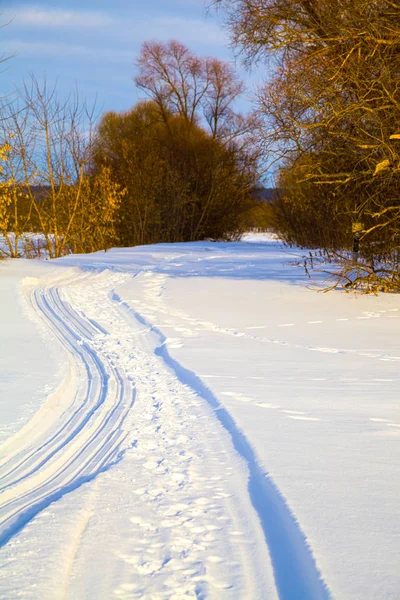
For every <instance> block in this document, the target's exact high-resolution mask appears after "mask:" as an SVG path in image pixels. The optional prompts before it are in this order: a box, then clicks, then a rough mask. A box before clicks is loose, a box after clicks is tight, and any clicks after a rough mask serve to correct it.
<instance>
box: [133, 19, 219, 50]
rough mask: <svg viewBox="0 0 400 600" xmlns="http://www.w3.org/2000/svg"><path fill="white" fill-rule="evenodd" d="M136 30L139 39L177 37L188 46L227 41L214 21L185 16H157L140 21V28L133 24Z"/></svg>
mask: <svg viewBox="0 0 400 600" xmlns="http://www.w3.org/2000/svg"><path fill="white" fill-rule="evenodd" d="M136 31H137V33H138V34H139V35H140V38H141V40H147V39H157V40H163V41H164V40H170V39H177V40H179V41H180V42H182V43H184V44H187V45H188V46H191V45H192V44H201V45H205V46H206V45H213V44H215V45H221V44H227V43H228V38H227V36H226V34H225V32H224V31H223V30H222V29H221V28H220V27H219V26H218V25H216V24H215V23H213V22H211V21H204V20H200V19H191V18H186V17H159V18H157V19H152V20H151V21H150V20H149V21H142V22H141V23H140V28H139V27H137V25H136V26H135V33H136Z"/></svg>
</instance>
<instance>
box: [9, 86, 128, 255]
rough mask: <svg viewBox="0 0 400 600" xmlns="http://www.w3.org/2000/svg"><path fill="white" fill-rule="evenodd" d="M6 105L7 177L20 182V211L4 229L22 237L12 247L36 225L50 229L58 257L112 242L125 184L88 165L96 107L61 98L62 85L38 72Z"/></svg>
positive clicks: (14, 204) (15, 197)
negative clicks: (51, 84)
mask: <svg viewBox="0 0 400 600" xmlns="http://www.w3.org/2000/svg"><path fill="white" fill-rule="evenodd" d="M5 110H6V111H7V113H5V112H3V114H6V116H5V118H4V119H3V122H2V134H3V136H4V137H5V138H6V139H8V140H10V142H9V143H10V146H11V148H10V151H9V155H8V161H7V163H6V168H5V169H4V171H3V173H2V176H3V177H4V179H6V178H8V179H12V181H13V185H12V186H11V189H10V194H11V195H12V199H11V201H10V202H9V211H10V210H11V211H12V213H13V216H12V219H11V220H10V218H8V221H7V222H3V233H4V235H5V236H8V239H9V240H11V239H14V247H13V249H12V251H11V247H10V251H11V254H13V255H17V254H18V238H20V237H21V235H22V234H23V232H24V231H26V228H27V227H30V226H32V225H33V226H34V228H35V229H36V230H37V231H39V232H40V233H41V234H42V235H43V236H44V238H45V241H46V249H47V252H48V255H49V256H50V257H51V258H56V257H58V256H62V255H63V254H65V253H67V252H70V251H73V250H75V251H77V250H79V251H85V249H86V248H87V249H88V250H89V249H90V250H93V249H94V248H96V249H100V248H101V247H102V246H103V245H104V244H106V246H107V244H109V243H110V242H111V238H112V235H111V236H105V235H104V234H103V233H104V226H105V223H104V219H106V220H107V221H108V223H109V225H110V230H111V231H112V229H113V227H114V213H115V211H116V209H117V207H118V203H119V199H120V191H119V189H118V186H115V185H114V184H112V183H111V177H110V174H109V172H108V171H102V172H101V173H99V174H98V180H97V181H93V179H92V178H91V176H90V174H89V171H88V167H89V164H90V160H91V157H92V151H93V131H94V122H95V114H94V110H95V108H92V109H90V110H89V109H88V108H87V107H86V106H85V105H84V104H82V103H81V102H80V100H79V97H78V95H77V94H72V95H71V96H70V97H69V98H68V99H67V100H65V101H62V102H61V101H59V99H58V98H57V94H56V89H55V88H50V87H49V86H48V85H47V83H46V81H44V83H43V84H40V83H39V82H38V80H36V79H35V78H32V79H31V83H30V85H29V86H28V85H25V86H24V90H23V92H22V94H21V96H20V98H19V100H18V102H17V103H16V104H13V105H11V106H8V107H7V108H6V109H5ZM100 181H101V184H102V186H103V192H101V193H100V188H99V185H100ZM22 205H24V207H25V210H24V212H23V214H22V213H21V211H20V210H19V207H20V206H22ZM9 217H10V212H9ZM10 223H12V229H13V233H14V235H15V237H14V238H12V237H11V236H10V235H9V230H10ZM101 232H103V233H101ZM96 239H97V243H96V242H95V240H96ZM96 245H97V247H96Z"/></svg>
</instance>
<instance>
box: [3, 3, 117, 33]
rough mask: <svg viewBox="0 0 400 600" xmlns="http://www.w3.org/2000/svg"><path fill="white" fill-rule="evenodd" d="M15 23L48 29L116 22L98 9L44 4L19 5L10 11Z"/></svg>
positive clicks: (86, 27)
mask: <svg viewBox="0 0 400 600" xmlns="http://www.w3.org/2000/svg"><path fill="white" fill-rule="evenodd" d="M8 14H9V15H13V17H14V25H16V26H23V27H40V28H46V29H102V28H106V27H110V26H112V25H114V24H115V21H114V19H113V18H112V17H111V16H110V15H107V14H105V13H100V12H96V11H71V10H62V9H54V8H48V7H43V6H36V7H35V6H25V5H23V6H19V7H17V8H16V9H15V11H13V12H11V11H10V10H9V11H8Z"/></svg>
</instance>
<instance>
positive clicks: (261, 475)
mask: <svg viewBox="0 0 400 600" xmlns="http://www.w3.org/2000/svg"><path fill="white" fill-rule="evenodd" d="M146 275H147V276H148V277H151V276H152V274H151V273H146ZM154 276H155V277H156V275H154ZM130 278H131V275H128V274H126V273H115V272H111V271H107V270H102V271H95V270H91V271H81V270H79V269H70V270H67V271H66V272H64V274H62V275H58V276H57V277H56V278H54V279H53V280H50V281H48V282H43V283H40V282H39V284H32V283H30V284H27V285H26V287H25V296H26V299H27V301H28V302H29V303H30V305H31V307H32V308H33V309H34V310H35V311H36V312H37V313H38V314H39V315H40V316H41V318H42V319H43V320H44V322H45V323H46V324H47V325H48V326H49V327H51V328H52V330H53V331H54V333H55V335H56V337H57V338H58V340H59V343H60V344H61V345H62V347H63V348H64V350H65V355H66V357H67V360H68V374H67V377H66V379H65V381H64V382H63V384H62V385H61V387H60V388H59V390H58V391H57V392H56V393H55V394H53V395H52V396H51V397H50V398H49V399H48V401H47V402H46V404H45V405H44V406H43V407H42V409H41V410H40V411H39V412H38V413H37V414H36V415H35V417H34V418H33V419H32V420H31V422H30V423H29V424H28V425H27V426H26V427H24V428H23V429H22V430H21V431H20V432H19V433H18V434H16V435H15V436H14V437H12V438H11V439H10V440H8V441H7V442H6V443H5V444H4V445H3V446H2V448H1V459H0V486H1V491H2V495H1V500H0V546H3V547H4V548H7V544H8V542H10V540H13V538H15V536H17V535H18V534H23V532H24V528H25V526H26V525H27V524H28V523H30V522H32V521H34V519H35V517H36V516H37V515H38V514H39V513H40V512H42V511H43V510H44V509H46V508H47V507H49V506H50V505H52V504H54V503H56V502H58V501H60V500H62V499H63V498H64V497H65V496H66V495H67V494H70V493H73V492H76V491H77V490H78V488H80V487H81V486H82V485H83V484H87V483H90V482H92V481H93V480H95V479H96V487H95V488H93V490H94V492H93V495H92V496H91V498H90V511H88V515H91V514H95V513H98V514H102V513H101V511H102V510H103V508H102V498H101V494H102V490H103V489H104V486H105V485H107V475H108V474H109V475H110V476H111V474H113V473H114V475H115V476H117V475H118V474H121V480H122V479H123V485H122V483H121V484H118V485H121V487H120V488H119V489H120V490H121V491H120V494H121V495H126V498H127V500H126V506H128V505H129V510H134V511H135V512H134V514H135V515H136V516H132V514H131V515H130V516H129V515H127V519H128V521H129V522H130V526H131V528H133V529H131V530H129V531H128V530H126V531H124V532H123V533H124V536H125V538H126V539H120V540H119V542H118V543H119V547H112V545H111V546H110V547H111V550H112V551H110V552H109V553H108V557H107V560H108V563H109V564H108V565H107V569H108V570H109V573H110V575H109V580H110V584H109V587H108V588H107V589H106V590H104V588H103V589H102V592H101V593H102V594H103V596H102V597H109V596H111V595H112V593H117V592H118V595H119V596H120V597H126V598H136V597H138V598H139V597H143V594H144V593H146V594H149V597H150V596H151V597H152V598H172V597H175V596H173V592H174V593H175V591H177V590H179V592H180V593H181V594H182V596H179V597H182V598H183V597H185V598H186V597H187V598H195V597H197V598H206V597H207V598H218V599H220V598H221V599H222V598H254V599H257V598H260V599H263V598H267V597H268V598H274V597H279V598H280V599H281V600H328V599H329V598H330V594H329V591H328V589H327V587H326V585H325V583H324V581H323V579H322V577H321V574H320V572H319V571H318V568H317V566H316V563H315V560H314V558H313V555H312V552H311V549H310V547H309V545H308V542H307V540H306V537H305V535H304V533H303V532H302V531H301V528H300V526H299V524H298V523H297V521H296V519H295V517H294V516H293V514H292V513H291V511H290V509H289V507H288V506H287V504H286V502H285V500H284V498H283V497H282V495H281V494H280V492H279V490H278V489H277V488H276V486H275V484H274V483H273V481H272V480H271V478H270V477H269V476H268V474H267V473H265V472H264V471H263V469H262V467H261V466H260V464H259V463H258V460H257V457H256V455H255V453H254V450H253V449H252V447H251V445H250V443H249V442H248V440H247V439H246V437H245V434H244V433H243V432H242V431H241V430H240V429H239V428H238V427H237V425H236V423H235V422H234V420H233V419H232V417H231V416H230V415H229V413H228V412H227V410H226V409H225V408H224V407H223V406H222V405H221V404H220V403H219V401H218V400H217V398H216V397H215V396H214V395H213V393H212V391H211V390H210V389H209V388H208V387H207V386H206V385H205V384H204V383H203V382H202V380H201V379H200V378H199V377H198V376H197V375H196V374H195V373H193V372H191V371H189V370H187V369H186V368H185V367H183V366H182V365H181V364H179V363H178V362H177V361H176V360H174V358H173V357H172V356H171V355H170V354H169V352H168V346H167V345H166V344H165V341H166V338H165V336H164V335H163V333H162V331H160V330H159V329H158V328H157V326H156V325H155V324H154V323H151V322H149V320H148V319H147V318H144V317H143V315H141V314H140V310H137V309H136V308H135V309H134V308H132V307H131V306H130V305H129V304H128V303H127V302H126V301H124V299H123V296H122V295H120V293H119V291H118V290H119V288H120V287H121V286H123V284H124V283H125V282H126V281H127V280H128V279H130ZM206 325H207V326H209V324H206ZM220 333H223V334H224V335H226V334H229V335H231V334H232V333H231V332H230V331H229V332H228V331H227V330H221V331H220ZM266 341H268V342H272V343H278V342H276V341H275V340H266ZM132 473H133V474H134V475H135V477H136V479H135V481H136V482H137V481H139V482H140V485H139V484H137V483H134V484H132V487H131V488H130V487H129V486H130V484H129V486H128V487H127V485H128V484H127V483H126V480H127V477H128V474H129V477H132ZM99 475H103V477H102V478H99ZM155 480H156V482H157V483H156V488H157V493H154V487H155ZM91 485H93V484H91ZM102 486H103V487H102ZM133 495H134V499H133V500H132V497H133ZM124 497H125V496H124ZM128 497H129V500H128ZM126 510H128V509H127V508H126ZM141 514H146V518H145V519H144V518H142V517H141V516H137V515H141ZM122 518H123V517H121V519H122ZM121 522H122V521H121ZM143 529H144V530H145V531H146V532H148V539H147V540H145V541H144V542H143V548H142V550H141V551H140V550H139V552H138V539H139V538H140V536H141V535H142V530H143ZM139 532H140V533H139ZM91 536H92V537H91ZM93 536H94V532H93V530H92V528H91V522H90V516H88V517H85V518H84V519H83V520H82V521H81V522H78V525H77V527H76V528H75V531H74V539H73V541H72V542H71V543H70V547H71V550H70V558H69V559H68V560H67V561H66V563H67V566H66V567H65V569H64V574H63V583H62V593H61V596H62V597H75V596H77V597H89V595H87V594H90V592H85V591H84V586H85V583H82V580H81V579H79V577H76V575H77V574H78V575H79V574H81V573H82V572H85V568H86V569H87V568H90V566H89V565H88V564H87V563H86V562H85V557H86V556H89V554H90V548H91V547H92V546H93V542H92V541H91V540H92V539H94V538H93ZM62 543H63V540H62V539H61V540H60V544H62ZM78 548H79V552H78ZM150 550H151V552H150ZM146 553H148V554H149V555H150V558H149V556H148V554H146ZM144 556H147V558H143V557H144ZM271 564H272V568H271ZM121 565H122V566H121ZM272 572H273V579H274V582H275V583H274V584H272V585H271V580H272ZM77 581H78V583H77ZM91 585H92V584H91ZM107 585H108V584H107ZM79 586H83V587H79ZM49 597H50V596H49ZM96 597H100V593H99V595H98V596H96Z"/></svg>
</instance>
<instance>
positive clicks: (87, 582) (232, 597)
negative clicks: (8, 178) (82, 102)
mask: <svg viewBox="0 0 400 600" xmlns="http://www.w3.org/2000/svg"><path fill="white" fill-rule="evenodd" d="M268 252H269V254H268ZM281 260H282V253H281V250H280V249H279V248H278V247H277V246H274V245H271V246H270V247H269V248H268V249H267V253H266V251H265V246H264V247H262V246H261V245H256V246H253V247H252V245H251V244H232V245H229V244H226V245H225V244H221V245H218V244H217V245H215V246H213V245H210V244H204V245H196V244H194V245H183V244H182V245H176V246H165V247H163V246H160V247H150V248H149V249H147V248H143V249H141V248H138V249H133V250H124V249H122V250H116V251H115V252H114V251H113V252H111V253H110V254H109V255H105V254H104V253H98V254H95V255H93V256H86V257H76V258H75V257H71V258H66V259H63V260H61V261H55V262H54V263H52V264H51V263H50V264H49V265H48V266H47V268H46V269H44V270H43V268H41V271H40V273H39V271H38V278H35V277H28V278H26V279H25V280H24V282H23V293H24V297H25V302H26V303H27V304H28V305H29V307H30V310H31V311H32V312H33V313H34V314H35V315H36V316H37V318H39V319H40V320H41V322H42V323H43V325H44V326H45V327H46V328H48V329H49V331H52V332H53V337H54V340H53V341H51V340H50V341H49V343H50V346H51V347H53V348H54V349H55V348H56V345H57V346H58V347H60V348H61V349H62V352H63V355H64V357H65V358H64V363H65V364H66V365H67V369H66V376H65V378H64V379H63V381H62V382H61V384H60V386H59V387H58V389H56V390H55V391H54V392H53V393H52V394H51V395H50V396H49V397H48V398H47V401H46V402H45V403H44V404H43V405H42V407H41V408H40V409H39V411H38V412H37V413H36V414H35V416H34V417H33V418H31V419H30V420H29V421H28V422H27V424H26V425H25V426H24V427H22V429H20V430H19V431H17V433H15V434H14V435H12V436H10V437H8V439H6V441H5V442H4V444H3V445H2V446H1V447H0V487H1V491H2V494H1V496H0V542H1V543H0V546H1V547H0V560H1V562H2V563H3V565H4V568H3V570H2V573H1V574H0V597H1V598H7V600H12V599H13V598H19V597H23V598H26V599H29V598H32V599H33V600H38V599H39V598H40V600H42V599H44V600H47V599H48V600H50V599H51V600H53V599H56V598H64V599H69V598H82V599H86V598H87V599H91V598H105V599H107V598H114V597H115V598H126V599H130V598H145V599H147V598H148V599H149V600H150V598H151V599H156V598H158V599H174V598H175V599H183V598H204V599H205V598H207V599H208V598H211V599H216V600H219V599H222V600H224V599H226V600H236V599H243V600H248V599H250V598H251V599H252V600H253V599H255V600H258V599H260V600H264V599H274V598H276V599H277V598H279V599H280V600H317V599H318V600H319V599H322V600H328V599H329V598H331V597H332V598H339V599H340V598H345V599H349V600H350V599H351V600H353V599H356V598H360V597H363V598H365V599H367V598H368V599H369V598H370V599H371V600H373V599H374V598H375V597H377V594H378V595H381V597H385V598H390V599H393V600H394V599H395V598H396V593H397V592H396V590H397V589H398V584H400V582H399V579H398V576H397V574H396V569H395V567H394V565H395V563H396V560H395V556H396V554H395V549H396V547H397V548H398V544H397V542H396V536H395V532H393V533H392V530H393V524H392V523H393V521H395V519H396V515H397V513H398V505H397V501H396V491H395V490H396V489H398V461H397V460H396V452H397V450H398V445H397V443H398V434H400V426H399V425H398V421H399V410H398V402H397V400H396V397H397V390H398V381H399V373H398V366H399V360H400V359H399V351H398V347H397V341H396V340H397V339H398V338H397V337H396V336H391V335H390V334H391V332H392V330H393V329H396V328H397V327H398V322H399V321H397V320H396V319H397V318H398V317H399V314H400V311H399V309H398V303H397V299H396V298H394V297H393V298H391V297H388V298H387V299H384V300H383V301H382V300H381V299H374V298H364V299H362V300H356V301H354V302H353V301H352V300H351V299H350V300H349V297H348V296H339V295H336V296H335V295H334V294H332V295H329V296H321V295H318V294H316V293H313V292H309V291H308V290H305V289H304V285H303V284H301V285H299V283H298V281H299V280H300V281H301V278H299V276H298V274H296V272H293V273H294V274H293V275H290V273H289V272H287V271H282V266H281ZM282 273H283V274H282ZM34 274H35V269H32V275H34ZM225 277H226V279H225ZM282 280H284V282H282ZM320 299H322V300H323V302H321V300H320ZM227 306H229V310H226V307H227ZM267 306H268V309H267V310H266V307H267ZM286 306H287V307H286ZM293 307H295V309H294V308H293ZM296 311H298V312H296ZM0 391H1V390H0ZM379 392H382V394H384V395H382V398H381V397H380V396H379ZM12 430H13V426H12V427H11V428H10V431H12ZM382 514H383V515H387V518H383V517H382ZM367 522H368V528H367V527H366V523H367ZM343 539H346V544H345V547H344V546H343ZM384 548H386V554H385V552H384ZM355 555H357V557H358V562H357V561H355V562H354V561H352V557H354V556H355ZM375 565H376V569H377V571H376V572H375V573H374V566H375Z"/></svg>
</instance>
